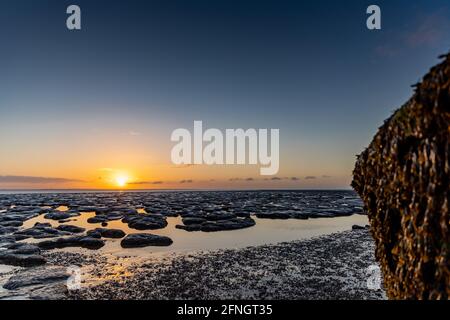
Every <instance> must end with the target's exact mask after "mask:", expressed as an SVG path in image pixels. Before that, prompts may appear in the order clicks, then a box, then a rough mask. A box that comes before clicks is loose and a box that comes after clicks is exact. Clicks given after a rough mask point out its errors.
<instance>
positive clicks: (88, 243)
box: [38, 236, 105, 250]
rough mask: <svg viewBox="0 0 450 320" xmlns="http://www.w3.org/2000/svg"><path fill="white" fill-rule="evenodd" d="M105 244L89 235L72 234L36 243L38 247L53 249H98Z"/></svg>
mask: <svg viewBox="0 0 450 320" xmlns="http://www.w3.org/2000/svg"><path fill="white" fill-rule="evenodd" d="M104 245H105V242H104V241H103V240H100V239H96V238H93V237H90V236H74V237H68V238H58V239H53V240H47V241H41V242H39V243H38V246H39V248H42V249H46V250H48V249H55V248H67V247H82V248H86V249H92V250H95V249H100V248H101V247H103V246H104Z"/></svg>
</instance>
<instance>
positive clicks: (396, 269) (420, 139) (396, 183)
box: [352, 54, 450, 299]
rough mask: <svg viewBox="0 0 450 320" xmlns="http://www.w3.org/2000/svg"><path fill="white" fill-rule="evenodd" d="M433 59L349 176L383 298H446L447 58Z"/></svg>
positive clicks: (449, 251)
mask: <svg viewBox="0 0 450 320" xmlns="http://www.w3.org/2000/svg"><path fill="white" fill-rule="evenodd" d="M441 58H443V59H444V61H443V62H442V63H440V64H439V65H437V66H435V67H433V68H432V69H431V70H430V72H429V73H428V74H427V75H426V76H425V77H424V78H423V80H422V82H421V83H419V84H418V85H417V86H416V92H415V94H414V95H413V97H412V98H411V99H410V100H409V101H408V102H407V103H406V104H405V105H404V106H402V107H401V108H400V109H399V110H397V111H396V112H395V113H394V114H393V115H392V116H391V117H390V118H389V119H388V120H386V121H385V123H384V125H383V126H382V127H380V129H379V131H378V132H377V134H376V135H375V137H374V139H373V141H372V142H371V144H370V145H369V146H368V148H367V149H366V150H365V151H364V152H362V153H361V155H359V156H358V159H357V162H356V165H355V169H354V172H353V182H352V186H353V187H354V189H355V190H356V191H357V192H358V193H359V195H360V196H361V198H362V199H363V201H364V206H365V210H366V211H367V213H368V216H369V219H370V223H371V231H372V234H373V236H374V238H375V242H376V257H377V259H378V260H379V262H380V264H381V267H382V270H383V276H384V283H385V287H386V290H387V294H388V296H389V298H391V299H448V298H449V297H450V267H449V261H450V233H449V227H450V226H449V203H450V198H449V197H450V192H449V171H450V167H449V156H450V153H449V149H450V146H449V141H450V54H447V55H444V56H442V57H441Z"/></svg>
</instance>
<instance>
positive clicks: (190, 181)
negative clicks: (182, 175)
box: [180, 179, 194, 183]
mask: <svg viewBox="0 0 450 320" xmlns="http://www.w3.org/2000/svg"><path fill="white" fill-rule="evenodd" d="M192 182H194V181H193V180H191V179H187V180H181V181H180V183H192Z"/></svg>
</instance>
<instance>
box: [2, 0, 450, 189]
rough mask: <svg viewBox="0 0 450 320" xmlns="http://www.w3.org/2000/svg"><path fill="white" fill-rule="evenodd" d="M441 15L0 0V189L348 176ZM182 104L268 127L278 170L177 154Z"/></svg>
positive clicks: (225, 3)
mask: <svg viewBox="0 0 450 320" xmlns="http://www.w3.org/2000/svg"><path fill="white" fill-rule="evenodd" d="M70 4H78V5H79V6H80V7H81V10H82V30H81V31H69V30H67V28H66V24H65V21H66V18H67V15H66V13H65V11H66V7H67V6H68V5H70ZM370 4H378V5H379V6H380V7H381V10H382V30H379V31H369V30H368V29H367V28H366V18H367V15H366V13H365V12H366V8H367V6H368V5H370ZM449 31H450V3H449V1H448V0H445V1H440V0H431V1H430V0H428V1H406V0H404V1H403V0H390V1H362V0H358V1H357V0H345V1H322V0H319V1H308V2H307V1H275V0H274V1H234V0H209V1H206V0H204V1H198V0H189V1H181V0H180V1H171V0H164V1H136V0H131V1H130V0H127V1H112V0H108V1H100V0H97V1H92V0H90V1H82V0H72V1H61V0H53V1H44V0H39V1H35V0H34V1H31V0H30V1H24V0H14V1H13V0H1V1H0V38H1V44H0V150H1V151H0V189H10V188H26V189H30V188H45V189H47V188H57V189H59V188H117V187H118V185H117V178H118V177H124V178H126V179H127V186H126V187H127V188H145V189H150V188H158V189H160V188H189V189H191V188H233V189H241V188H324V189H329V188H333V189H334V188H349V183H350V181H351V171H352V169H353V165H354V161H355V155H356V154H358V153H360V152H361V151H362V150H363V148H364V147H365V146H366V145H367V144H368V143H369V142H370V140H371V138H372V137H373V135H374V134H375V132H376V130H377V128H378V127H379V126H380V125H381V124H382V122H383V120H384V119H385V118H387V117H388V116H389V115H390V114H391V113H392V111H394V110H395V109H396V108H398V107H399V106H401V105H402V104H403V103H404V102H406V101H407V99H408V98H409V97H410V95H411V93H412V88H411V85H412V84H414V83H416V82H417V81H419V80H420V78H421V76H422V75H424V74H425V73H426V72H427V71H428V69H429V68H430V67H431V66H432V65H434V64H436V63H437V62H438V61H439V60H438V59H437V57H438V55H440V54H443V53H446V52H448V50H449V48H450V32H449ZM194 120H203V122H204V126H206V127H207V128H220V129H225V128H244V129H246V128H279V129H280V171H279V174H278V175H277V176H274V177H263V176H260V175H259V168H260V167H259V166H255V165H247V166H204V165H197V166H181V167H176V166H174V165H173V164H172V163H171V160H170V150H171V148H172V146H173V145H174V143H172V142H171V141H170V135H171V133H172V131H173V130H174V129H176V128H188V129H192V126H193V121H194Z"/></svg>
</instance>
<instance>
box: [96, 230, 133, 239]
mask: <svg viewBox="0 0 450 320" xmlns="http://www.w3.org/2000/svg"><path fill="white" fill-rule="evenodd" d="M87 235H88V236H92V237H94V238H97V237H98V235H99V236H100V237H103V238H113V239H120V238H123V237H125V235H126V233H125V232H124V231H122V230H120V229H105V228H97V229H94V230H90V231H88V232H87Z"/></svg>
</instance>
